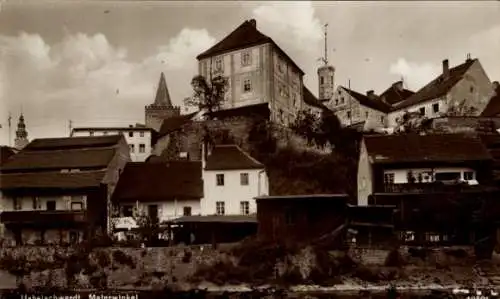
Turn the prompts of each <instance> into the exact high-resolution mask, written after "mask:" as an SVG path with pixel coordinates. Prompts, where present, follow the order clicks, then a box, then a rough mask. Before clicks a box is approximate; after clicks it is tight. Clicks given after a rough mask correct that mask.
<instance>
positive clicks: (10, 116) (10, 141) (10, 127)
mask: <svg viewBox="0 0 500 299" xmlns="http://www.w3.org/2000/svg"><path fill="white" fill-rule="evenodd" d="M7 121H8V125H9V146H12V136H11V134H12V114H10V111H9V118H8V119H7Z"/></svg>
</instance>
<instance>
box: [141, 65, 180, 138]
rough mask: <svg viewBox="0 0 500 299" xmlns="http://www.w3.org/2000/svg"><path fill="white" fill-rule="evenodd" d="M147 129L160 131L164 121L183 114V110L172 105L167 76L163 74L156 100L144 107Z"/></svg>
mask: <svg viewBox="0 0 500 299" xmlns="http://www.w3.org/2000/svg"><path fill="white" fill-rule="evenodd" d="M144 112H145V121H146V127H148V128H151V129H153V130H155V131H159V130H160V127H161V124H162V122H163V120H164V119H166V118H170V117H173V116H179V115H180V114H181V108H180V107H178V106H174V105H172V101H171V99H170V93H169V92H168V87H167V82H166V81H165V74H163V73H161V75H160V81H159V83H158V88H157V90H156V96H155V100H154V102H153V103H152V104H150V105H147V106H146V107H144Z"/></svg>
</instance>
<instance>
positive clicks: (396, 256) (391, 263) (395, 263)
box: [384, 248, 405, 268]
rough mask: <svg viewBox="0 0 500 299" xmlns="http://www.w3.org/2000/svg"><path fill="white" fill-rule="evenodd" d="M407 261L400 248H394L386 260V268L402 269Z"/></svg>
mask: <svg viewBox="0 0 500 299" xmlns="http://www.w3.org/2000/svg"><path fill="white" fill-rule="evenodd" d="M404 264H405V261H404V258H403V256H402V255H401V253H400V252H399V248H394V249H393V250H391V251H390V252H389V254H388V255H387V257H386V258H385V262H384V265H385V266H386V267H398V268H399V267H402V266H404Z"/></svg>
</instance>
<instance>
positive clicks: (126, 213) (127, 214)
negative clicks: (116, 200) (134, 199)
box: [122, 205, 134, 217]
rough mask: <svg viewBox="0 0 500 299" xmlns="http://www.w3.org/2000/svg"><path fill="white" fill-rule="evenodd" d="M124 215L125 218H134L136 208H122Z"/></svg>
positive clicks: (126, 206) (129, 206)
mask: <svg viewBox="0 0 500 299" xmlns="http://www.w3.org/2000/svg"><path fill="white" fill-rule="evenodd" d="M122 215H123V217H132V216H134V206H132V205H125V206H122Z"/></svg>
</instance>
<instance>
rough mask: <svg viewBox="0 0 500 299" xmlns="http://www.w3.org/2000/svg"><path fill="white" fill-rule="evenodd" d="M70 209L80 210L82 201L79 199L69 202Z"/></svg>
mask: <svg viewBox="0 0 500 299" xmlns="http://www.w3.org/2000/svg"><path fill="white" fill-rule="evenodd" d="M71 210H72V211H81V210H83V203H82V202H80V201H73V202H71Z"/></svg>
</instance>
